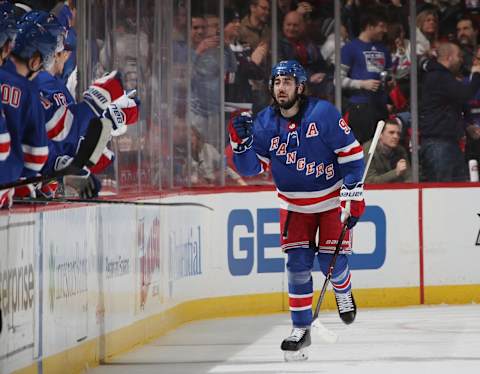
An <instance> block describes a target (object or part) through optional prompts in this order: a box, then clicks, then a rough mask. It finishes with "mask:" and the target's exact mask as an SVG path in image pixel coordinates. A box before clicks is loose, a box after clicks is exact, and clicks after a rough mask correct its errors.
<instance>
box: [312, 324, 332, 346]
mask: <svg viewBox="0 0 480 374" xmlns="http://www.w3.org/2000/svg"><path fill="white" fill-rule="evenodd" d="M312 327H313V331H314V332H315V334H316V335H317V336H319V337H320V338H321V339H322V340H323V341H325V342H327V343H330V344H333V343H336V342H337V341H338V335H337V334H335V333H334V332H333V331H331V330H329V329H327V328H326V327H325V326H324V325H323V324H322V323H321V322H320V321H319V320H318V318H316V319H315V320H314V321H313V323H312Z"/></svg>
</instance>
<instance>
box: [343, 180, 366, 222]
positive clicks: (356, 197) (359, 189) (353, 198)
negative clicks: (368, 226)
mask: <svg viewBox="0 0 480 374" xmlns="http://www.w3.org/2000/svg"><path fill="white" fill-rule="evenodd" d="M340 204H341V207H342V213H341V215H340V221H341V222H342V223H345V222H346V224H347V228H348V229H351V228H353V227H354V226H355V225H356V224H357V222H358V220H359V219H360V217H361V215H362V214H363V212H364V211H365V200H364V199H363V183H356V184H344V185H342V188H341V189H340Z"/></svg>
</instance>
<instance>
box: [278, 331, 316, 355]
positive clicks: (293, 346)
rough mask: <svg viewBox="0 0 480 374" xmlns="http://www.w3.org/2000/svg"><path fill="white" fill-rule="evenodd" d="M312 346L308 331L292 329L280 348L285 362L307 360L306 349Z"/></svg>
mask: <svg viewBox="0 0 480 374" xmlns="http://www.w3.org/2000/svg"><path fill="white" fill-rule="evenodd" d="M310 344H312V340H311V338H310V329H307V328H298V327H294V328H293V329H292V332H291V334H290V336H289V337H287V338H285V339H284V340H283V342H282V345H281V346H280V348H281V349H282V351H284V352H285V353H284V358H285V361H301V360H307V359H308V352H307V351H306V348H307V347H308V346H309V345H310Z"/></svg>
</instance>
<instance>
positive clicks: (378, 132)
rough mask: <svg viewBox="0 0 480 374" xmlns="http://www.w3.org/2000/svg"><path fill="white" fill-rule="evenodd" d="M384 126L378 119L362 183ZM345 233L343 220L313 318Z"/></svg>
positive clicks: (317, 310) (316, 313)
mask: <svg viewBox="0 0 480 374" xmlns="http://www.w3.org/2000/svg"><path fill="white" fill-rule="evenodd" d="M384 126H385V122H384V121H378V123H377V127H376V129H375V135H374V136H373V139H372V144H371V146H370V149H369V151H368V160H367V164H366V166H365V170H364V171H363V176H362V184H363V183H364V182H365V178H366V177H367V173H368V169H369V167H370V164H371V162H372V158H373V154H374V153H375V148H377V143H378V140H379V139H380V135H381V134H382V131H383V127H384ZM346 203H347V204H349V203H350V201H349V200H348V201H347V202H346ZM347 209H349V206H347ZM346 233H347V222H346V221H345V223H344V224H343V226H342V231H341V232H340V236H339V238H338V241H337V245H336V246H335V251H334V252H333V257H332V260H331V261H330V265H329V266H328V273H327V275H326V276H325V280H324V282H323V287H322V290H321V291H320V296H319V297H318V301H317V305H316V306H315V313H314V314H313V320H315V319H317V318H318V314H319V313H320V307H321V306H322V303H323V299H324V297H325V293H326V291H327V287H328V283H329V282H330V279H331V278H332V274H333V269H334V268H335V263H336V262H337V257H338V254H339V253H340V249H341V248H342V243H343V238H344V237H345V234H346Z"/></svg>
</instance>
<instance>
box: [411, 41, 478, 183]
mask: <svg viewBox="0 0 480 374" xmlns="http://www.w3.org/2000/svg"><path fill="white" fill-rule="evenodd" d="M437 54H438V57H437V60H436V61H435V60H432V61H430V62H429V64H428V66H427V72H426V74H425V77H424V82H423V88H422V101H421V105H420V118H419V119H420V120H419V125H420V126H419V127H420V140H421V149H420V161H421V164H422V171H423V174H424V177H425V179H426V180H427V181H429V182H450V181H464V180H466V163H465V158H464V154H463V151H462V149H461V147H460V142H461V141H462V140H463V139H464V137H465V129H464V118H463V114H462V113H463V107H464V105H465V104H466V103H467V102H468V101H469V100H470V99H471V98H472V97H473V96H474V95H475V93H476V92H477V91H478V89H479V88H480V67H479V66H476V67H475V66H474V67H472V79H471V80H470V82H469V83H468V84H464V83H462V82H461V81H459V80H458V79H457V76H458V75H459V73H460V69H461V67H462V64H463V53H462V51H461V49H460V47H459V46H458V45H456V44H453V43H440V44H439V46H438V49H437Z"/></svg>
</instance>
